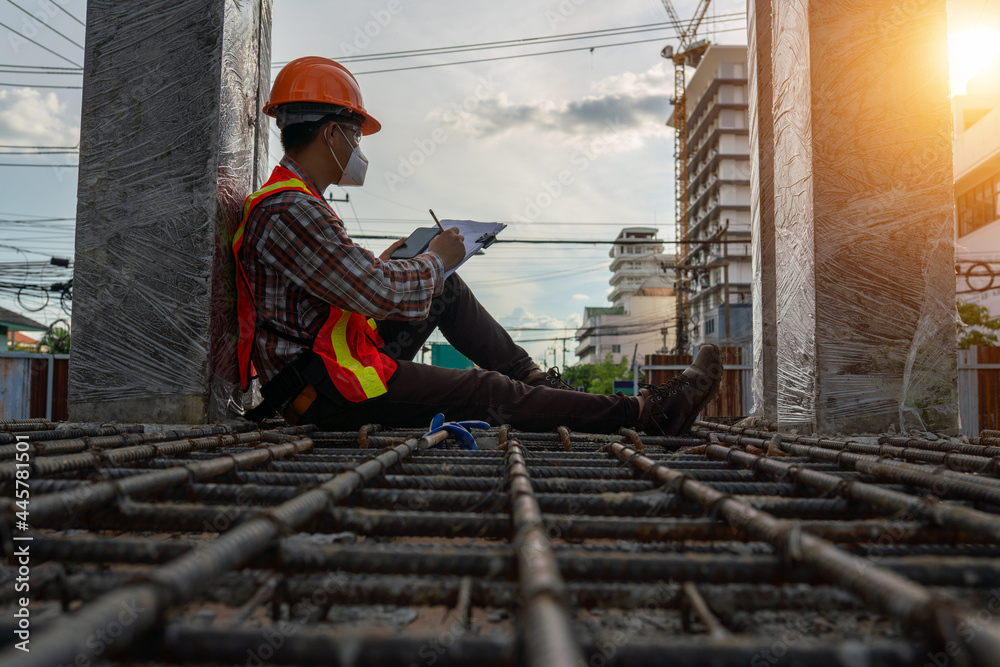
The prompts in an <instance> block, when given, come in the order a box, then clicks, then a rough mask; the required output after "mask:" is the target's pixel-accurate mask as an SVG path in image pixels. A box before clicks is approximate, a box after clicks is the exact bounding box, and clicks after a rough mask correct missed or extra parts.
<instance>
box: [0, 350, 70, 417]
mask: <svg viewBox="0 0 1000 667" xmlns="http://www.w3.org/2000/svg"><path fill="white" fill-rule="evenodd" d="M68 386H69V355H68V354H35V353H32V352H0V419H32V418H45V419H49V420H54V421H64V420H66V419H68V418H69V416H68V409H67V394H68Z"/></svg>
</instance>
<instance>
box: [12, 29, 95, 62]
mask: <svg viewBox="0 0 1000 667" xmlns="http://www.w3.org/2000/svg"><path fill="white" fill-rule="evenodd" d="M0 27H3V28H7V30H10V31H11V32H12V33H14V34H15V35H17V36H18V37H20V38H21V39H24V40H26V41H29V42H31V43H32V44H34V45H35V46H37V47H39V48H41V49H45V50H46V51H48V52H49V53H51V54H52V55H54V56H55V57H57V58H59V59H60V60H65V61H66V62H68V63H69V64H70V65H72V66H73V67H79V68H80V69H81V70H82V69H83V67H82V66H80V65H78V64H77V63H75V62H73V61H72V60H70V59H69V58H67V57H66V56H64V55H61V54H59V53H56V52H55V51H53V50H52V49H50V48H49V47H47V46H45V45H44V44H39V43H38V42H36V41H35V40H33V39H31V38H30V37H26V36H25V35H22V34H21V33H19V32H18V31H17V30H14V29H13V28H11V27H10V26H9V25H7V24H6V23H0Z"/></svg>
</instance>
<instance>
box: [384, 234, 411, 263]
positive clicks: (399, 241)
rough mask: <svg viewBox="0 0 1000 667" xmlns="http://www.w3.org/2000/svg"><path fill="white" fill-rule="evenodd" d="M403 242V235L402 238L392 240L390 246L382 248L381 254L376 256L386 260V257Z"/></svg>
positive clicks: (404, 239) (404, 238)
mask: <svg viewBox="0 0 1000 667" xmlns="http://www.w3.org/2000/svg"><path fill="white" fill-rule="evenodd" d="M404 243H406V237H405V236H404V237H403V238H401V239H399V240H398V241H395V242H393V244H392V245H391V246H389V247H388V248H386V249H385V250H383V251H382V254H381V255H379V256H378V258H379V259H381V260H382V261H383V262H385V261H387V260H388V259H390V255H392V253H394V252H396V249H397V248H399V246H401V245H403V244H404Z"/></svg>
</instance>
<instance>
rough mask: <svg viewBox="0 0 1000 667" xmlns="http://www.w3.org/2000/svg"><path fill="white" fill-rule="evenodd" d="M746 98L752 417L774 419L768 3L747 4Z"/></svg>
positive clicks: (758, 0)
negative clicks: (747, 98) (748, 89)
mask: <svg viewBox="0 0 1000 667" xmlns="http://www.w3.org/2000/svg"><path fill="white" fill-rule="evenodd" d="M747 19H748V21H747V44H748V53H747V64H748V68H749V74H750V76H749V79H750V82H749V83H750V86H749V88H750V94H749V102H750V108H749V117H750V192H751V196H750V225H751V238H752V250H751V252H752V257H751V266H752V268H753V281H752V283H751V289H752V293H753V299H752V301H753V368H754V373H753V414H755V415H758V416H763V417H768V418H771V419H774V418H776V417H777V415H778V406H777V397H778V391H777V383H778V381H777V359H776V352H777V339H776V329H775V327H776V325H777V321H776V320H777V312H776V307H777V303H776V301H775V294H774V278H775V264H776V262H775V256H774V118H773V116H772V88H771V86H772V80H771V0H750V1H749V2H748V3H747Z"/></svg>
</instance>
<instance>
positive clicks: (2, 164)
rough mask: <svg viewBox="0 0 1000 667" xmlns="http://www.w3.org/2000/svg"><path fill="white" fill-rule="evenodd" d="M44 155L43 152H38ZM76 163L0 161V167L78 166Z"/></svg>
mask: <svg viewBox="0 0 1000 667" xmlns="http://www.w3.org/2000/svg"><path fill="white" fill-rule="evenodd" d="M39 155H45V153H39ZM79 166H80V165H78V164H27V163H25V162H0V167H74V168H75V167H79Z"/></svg>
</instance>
